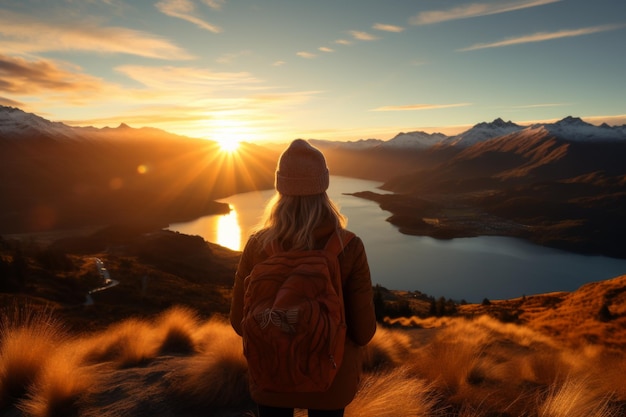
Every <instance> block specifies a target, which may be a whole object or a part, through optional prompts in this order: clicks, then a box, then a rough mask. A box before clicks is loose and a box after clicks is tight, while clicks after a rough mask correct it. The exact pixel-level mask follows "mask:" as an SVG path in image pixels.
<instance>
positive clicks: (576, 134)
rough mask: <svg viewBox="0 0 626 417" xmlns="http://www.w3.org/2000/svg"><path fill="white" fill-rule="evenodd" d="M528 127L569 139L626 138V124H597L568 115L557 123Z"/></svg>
mask: <svg viewBox="0 0 626 417" xmlns="http://www.w3.org/2000/svg"><path fill="white" fill-rule="evenodd" d="M527 129H544V130H545V131H546V132H547V133H549V134H550V135H554V136H556V137H558V138H560V139H565V140H569V141H577V142H580V141H589V140H593V141H606V140H626V125H622V126H615V127H611V126H609V125H607V124H602V125H600V126H595V125H592V124H590V123H587V122H585V121H583V120H582V119H580V118H578V117H572V116H567V117H566V118H564V119H562V120H559V121H558V122H556V123H546V124H536V125H532V126H530V127H528V128H527Z"/></svg>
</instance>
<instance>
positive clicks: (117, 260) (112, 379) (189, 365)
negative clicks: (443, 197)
mask: <svg viewBox="0 0 626 417" xmlns="http://www.w3.org/2000/svg"><path fill="white" fill-rule="evenodd" d="M0 243H1V245H0V246H1V249H2V250H1V255H2V257H1V258H2V263H1V264H0V266H1V267H2V274H1V276H2V277H3V278H4V280H3V281H2V285H3V287H2V292H1V293H0V299H1V302H2V305H3V306H4V308H3V309H2V312H1V314H0V413H1V414H2V415H4V416H11V417H18V416H19V417H21V416H32V417H45V416H52V415H63V416H68V415H73V416H80V417H92V416H96V415H97V416H100V417H102V416H105V417H106V416H110V417H113V416H120V415H133V416H138V417H142V416H146V417H147V416H152V417H154V416H156V417H159V416H163V417H166V416H174V415H176V416H179V417H197V416H200V415H207V414H208V415H214V416H223V417H235V416H246V415H250V412H251V410H253V408H254V405H253V404H252V402H251V400H250V396H249V393H248V390H247V379H246V378H247V376H246V375H247V374H246V372H247V371H246V362H245V359H244V357H243V354H242V344H241V339H240V338H239V337H238V336H237V335H236V334H235V333H234V332H233V330H232V328H231V327H230V325H229V324H228V323H227V321H225V319H224V317H225V315H226V314H227V312H228V307H229V300H230V289H231V285H232V277H233V273H234V270H235V267H236V263H237V261H238V259H239V255H240V254H239V253H238V252H231V251H228V250H226V249H224V248H221V247H219V246H216V245H212V244H209V243H207V242H204V241H203V240H202V239H200V238H198V237H192V236H186V235H181V234H178V233H174V232H166V231H157V232H146V231H145V230H135V231H132V232H131V231H129V230H128V229H119V228H106V229H104V230H99V231H97V232H95V233H93V234H87V235H82V236H74V237H66V238H63V239H61V240H58V241H56V242H54V243H52V244H47V245H43V246H38V245H37V242H36V241H33V240H32V239H31V240H25V241H23V242H21V243H20V242H16V241H9V240H2V241H1V242H0ZM96 257H97V258H98V259H100V260H101V261H102V262H103V264H104V265H105V266H106V268H107V271H108V273H109V274H110V277H111V278H112V279H115V280H116V281H119V285H117V286H115V287H113V288H110V289H107V290H104V291H101V292H96V293H92V294H91V296H92V297H93V301H94V303H93V304H91V303H87V302H86V301H87V299H86V294H87V293H88V292H89V291H90V290H91V289H93V288H97V287H99V286H101V285H103V283H102V278H103V277H102V274H99V273H98V269H97V267H96V262H95V260H94V258H96ZM6 278H11V280H7V279H6ZM7 285H10V287H7ZM382 294H383V296H382V301H383V302H384V304H385V309H387V310H391V311H394V310H395V311H402V309H404V310H405V311H417V312H420V316H419V317H418V316H416V317H406V318H397V317H396V318H386V319H384V320H383V322H384V323H386V324H383V323H381V324H380V325H379V328H378V330H377V334H376V336H375V338H374V340H373V341H372V342H371V343H370V344H369V345H368V347H367V349H366V357H365V358H366V360H365V362H364V364H363V370H364V378H363V381H362V386H361V389H360V390H359V393H358V394H357V397H356V398H355V400H354V402H353V403H352V404H351V405H350V406H349V407H348V408H347V410H346V416H353V417H354V416H361V415H374V416H385V417H386V416H390V417H391V416H397V415H420V416H428V417H472V416H473V417H489V416H495V415H497V416H511V415H514V416H522V415H528V416H543V415H550V416H555V417H572V416H574V417H586V416H589V415H595V416H598V417H614V416H618V415H623V413H624V411H626V391H625V390H624V388H623V384H622V383H621V382H622V378H623V372H624V371H626V369H625V368H624V366H625V364H626V361H625V360H624V356H623V352H624V349H625V348H626V332H625V331H624V329H626V311H625V310H624V305H625V301H626V300H624V296H625V295H626V276H622V277H617V278H615V279H612V280H607V281H602V282H596V283H590V284H587V285H585V286H583V287H581V288H580V289H579V290H577V291H574V292H572V293H556V294H542V295H536V296H529V297H522V298H518V299H513V300H491V301H489V300H487V301H486V302H483V304H480V305H477V304H454V306H453V307H454V308H453V309H451V307H452V305H451V304H450V301H446V302H445V308H444V310H443V311H442V310H439V311H437V310H435V311H434V312H433V311H431V310H430V300H431V299H430V298H429V297H428V296H427V295H425V294H413V293H406V292H397V291H386V290H383V292H382ZM394 306H395V307H394ZM398 306H400V307H401V308H397V307H398ZM402 306H404V307H402ZM407 307H408V308H407ZM439 313H441V314H439ZM388 326H392V327H393V328H390V327H388ZM521 399H524V401H521ZM574 411H575V412H574ZM298 415H302V414H298Z"/></svg>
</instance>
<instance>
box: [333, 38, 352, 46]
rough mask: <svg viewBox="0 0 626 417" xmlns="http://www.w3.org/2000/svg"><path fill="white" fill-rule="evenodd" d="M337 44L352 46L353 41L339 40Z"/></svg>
mask: <svg viewBox="0 0 626 417" xmlns="http://www.w3.org/2000/svg"><path fill="white" fill-rule="evenodd" d="M335 43H336V44H338V45H351V44H352V41H349V40H347V39H337V40H336V41H335Z"/></svg>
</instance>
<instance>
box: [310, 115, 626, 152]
mask: <svg viewBox="0 0 626 417" xmlns="http://www.w3.org/2000/svg"><path fill="white" fill-rule="evenodd" d="M539 132H540V133H541V134H544V135H546V136H553V137H556V138H559V139H562V140H568V141H595V142H601V141H602V142H604V141H626V125H621V126H609V125H607V124H602V125H600V126H596V125H592V124H590V123H587V122H585V121H583V120H582V119H580V118H578V117H572V116H567V117H566V118H564V119H562V120H559V121H558V122H555V123H540V124H533V125H530V126H521V125H518V124H516V123H513V122H511V121H508V122H505V121H504V120H502V119H501V118H497V119H495V120H494V121H492V122H490V123H489V122H481V123H478V124H476V125H474V126H473V127H472V128H470V129H468V130H466V131H464V132H462V133H459V134H457V135H453V136H447V135H444V134H443V133H426V132H422V131H416V132H408V133H404V132H402V133H398V134H397V135H396V136H394V137H393V138H392V139H389V140H387V141H384V140H381V139H366V140H363V139H361V140H358V141H349V142H339V141H330V142H329V141H321V140H313V143H316V144H318V145H321V146H326V147H327V146H333V147H339V148H346V149H370V148H382V149H405V150H424V149H428V148H431V147H446V146H457V147H470V146H472V145H475V144H477V143H480V142H485V141H488V140H491V139H495V138H498V137H501V136H506V135H509V134H513V133H521V134H523V135H527V136H534V135H536V134H538V133H539Z"/></svg>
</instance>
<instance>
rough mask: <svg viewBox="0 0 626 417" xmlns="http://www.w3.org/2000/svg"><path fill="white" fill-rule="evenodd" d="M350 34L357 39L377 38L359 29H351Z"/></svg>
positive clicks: (370, 39) (371, 39)
mask: <svg viewBox="0 0 626 417" xmlns="http://www.w3.org/2000/svg"><path fill="white" fill-rule="evenodd" d="M350 35H352V37H353V38H354V39H357V40H359V41H375V40H376V39H379V38H378V37H377V36H374V35H372V34H370V33H367V32H362V31H359V30H351V31H350Z"/></svg>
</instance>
